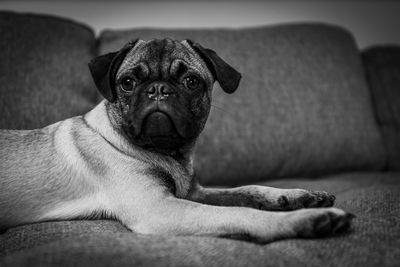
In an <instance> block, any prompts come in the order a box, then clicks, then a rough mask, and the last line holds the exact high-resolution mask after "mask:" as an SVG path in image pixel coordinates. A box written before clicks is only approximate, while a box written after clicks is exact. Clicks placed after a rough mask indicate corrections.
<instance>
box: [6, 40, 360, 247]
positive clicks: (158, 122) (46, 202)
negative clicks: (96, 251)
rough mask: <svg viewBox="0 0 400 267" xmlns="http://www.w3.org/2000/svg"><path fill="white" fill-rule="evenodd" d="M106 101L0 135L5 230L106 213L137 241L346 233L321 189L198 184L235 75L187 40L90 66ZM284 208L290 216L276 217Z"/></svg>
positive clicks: (136, 44)
mask: <svg viewBox="0 0 400 267" xmlns="http://www.w3.org/2000/svg"><path fill="white" fill-rule="evenodd" d="M89 69H90V72H91V74H92V77H93V80H94V83H95V85H96V86H97V88H98V90H99V91H100V93H101V94H102V95H103V96H104V100H103V101H102V102H100V103H99V104H98V105H97V106H96V107H95V108H94V109H92V110H91V111H89V112H88V113H86V114H84V115H82V116H77V117H73V118H70V119H66V120H63V121H60V122H57V123H54V124H52V125H49V126H47V127H44V128H42V129H35V130H2V131H1V133H0V227H1V228H2V229H7V228H10V227H13V226H18V225H22V224H29V223H35V222H43V221H53V220H69V219H85V218H111V219H115V220H118V221H120V222H121V223H122V224H123V225H125V226H126V227H127V228H129V229H130V230H132V231H134V232H137V233H140V234H166V235H206V236H226V237H229V236H231V237H232V236H240V235H243V236H248V237H250V238H251V239H252V240H255V241H257V242H261V243H267V242H271V241H274V240H278V239H284V238H294V237H305V238H312V237H320V236H328V235H332V234H336V233H341V232H345V231H347V230H348V229H349V227H350V226H351V221H352V218H353V217H354V215H352V214H350V213H347V212H345V211H343V210H341V209H338V208H334V207H332V205H333V204H334V200H335V197H334V196H333V195H331V194H329V193H327V192H323V191H308V190H304V189H279V188H271V187H265V186H256V185H248V186H242V187H237V188H231V189H223V188H206V187H202V186H201V185H200V184H199V183H198V181H197V179H196V177H195V173H194V170H193V151H194V147H195V143H196V140H197V138H198V136H199V135H200V133H201V131H202V130H203V127H204V125H205V123H206V120H207V117H208V115H209V111H210V106H211V93H212V89H213V84H214V82H215V81H218V83H219V84H220V87H221V88H222V89H223V90H224V91H225V92H226V93H233V92H234V91H235V90H236V89H237V88H238V86H239V82H240V79H241V74H240V73H239V72H238V71H237V70H235V69H234V68H233V67H232V66H230V65H229V64H228V63H226V62H225V61H224V60H223V59H222V58H221V57H220V56H219V55H218V54H217V53H216V52H215V51H213V50H211V49H208V48H204V47H203V46H201V45H200V44H198V43H196V42H193V41H191V40H183V41H176V40H171V39H153V40H149V41H144V40H135V41H132V42H129V43H128V44H126V45H125V46H124V47H123V48H122V49H120V50H119V51H116V52H112V53H108V54H105V55H101V56H98V57H96V58H94V59H93V60H92V61H90V63H89ZM282 211H286V212H282Z"/></svg>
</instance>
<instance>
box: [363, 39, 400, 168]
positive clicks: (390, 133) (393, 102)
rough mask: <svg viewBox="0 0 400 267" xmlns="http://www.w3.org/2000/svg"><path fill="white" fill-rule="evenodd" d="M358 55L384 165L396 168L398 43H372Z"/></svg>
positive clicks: (399, 146) (399, 143)
mask: <svg viewBox="0 0 400 267" xmlns="http://www.w3.org/2000/svg"><path fill="white" fill-rule="evenodd" d="M362 56H363V60H364V65H365V69H366V73H367V78H368V82H369V84H370V88H371V93H372V96H373V100H374V106H375V110H376V117H377V120H378V123H379V125H380V128H381V130H382V133H383V138H384V141H385V145H386V149H387V151H388V155H389V160H388V166H387V167H388V169H389V170H400V46H379V47H373V48H370V49H367V50H366V51H364V52H363V54H362Z"/></svg>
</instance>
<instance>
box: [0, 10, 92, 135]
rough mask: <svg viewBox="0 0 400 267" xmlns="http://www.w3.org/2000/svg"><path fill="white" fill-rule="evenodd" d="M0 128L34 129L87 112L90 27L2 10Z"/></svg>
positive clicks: (90, 89)
mask: <svg viewBox="0 0 400 267" xmlns="http://www.w3.org/2000/svg"><path fill="white" fill-rule="evenodd" d="M0 36H1V38H0V84H1V87H0V113H1V116H0V129H4V128H7V129H33V128H40V127H43V126H46V125H48V124H50V123H53V122H56V121H59V120H62V119H65V118H68V117H72V116H74V115H78V114H82V113H85V112H87V111H88V110H90V109H91V108H92V107H93V106H94V103H95V101H96V96H97V92H96V89H95V87H94V84H93V82H92V80H91V77H90V73H89V69H88V67H87V63H88V62H89V60H90V59H91V58H92V57H93V56H94V52H95V37H94V33H93V31H92V30H91V29H89V28H88V27H86V26H83V25H80V24H77V23H75V22H72V21H68V20H64V19H58V18H54V17H50V16H38V15H27V14H17V13H12V12H0Z"/></svg>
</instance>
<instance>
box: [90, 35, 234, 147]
mask: <svg viewBox="0 0 400 267" xmlns="http://www.w3.org/2000/svg"><path fill="white" fill-rule="evenodd" d="M89 67H90V70H91V72H92V75H93V78H94V81H95V83H96V85H97V87H98V89H99V90H100V92H101V93H102V94H103V96H104V97H105V98H106V99H107V100H108V101H109V102H110V103H111V105H109V106H110V107H111V111H109V113H110V114H109V116H113V119H114V121H116V122H117V123H118V125H117V127H119V128H120V129H121V130H122V131H123V133H124V134H125V136H126V137H127V138H128V139H129V141H130V142H132V143H134V144H136V145H139V146H141V147H144V148H146V149H151V150H156V151H159V152H163V153H170V152H172V151H177V150H179V149H180V148H182V147H184V146H185V145H188V144H192V143H194V141H195V140H196V139H197V137H198V136H199V134H200V132H201V131H202V129H203V128H204V125H205V122H206V120H207V117H208V114H209V110H210V106H211V92H212V87H213V84H214V81H215V80H218V82H219V83H220V85H221V87H222V88H223V89H224V90H225V91H226V92H228V93H232V92H234V91H235V90H236V88H237V86H238V84H239V80H240V74H239V73H238V72H237V71H236V70H234V69H233V68H232V67H231V66H229V65H228V64H227V63H226V62H224V61H223V60H222V59H221V58H220V57H219V56H218V55H217V54H216V53H215V52H214V51H212V50H209V49H205V48H203V47H201V46H200V45H198V44H196V43H192V42H191V41H190V40H184V41H182V42H178V41H174V40H171V39H163V40H156V39H155V40H151V41H142V40H138V41H135V42H131V43H128V44H127V45H126V46H125V47H124V48H122V49H121V50H120V51H118V52H114V53H110V54H107V55H103V56H100V57H97V58H95V59H93V60H92V61H91V62H90V63H89Z"/></svg>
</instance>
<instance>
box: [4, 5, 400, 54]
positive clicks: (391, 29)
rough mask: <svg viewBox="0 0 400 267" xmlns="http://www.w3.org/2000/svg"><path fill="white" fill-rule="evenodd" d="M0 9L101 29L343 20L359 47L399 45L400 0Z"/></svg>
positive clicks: (228, 25) (23, 6) (61, 6)
mask: <svg viewBox="0 0 400 267" xmlns="http://www.w3.org/2000/svg"><path fill="white" fill-rule="evenodd" d="M0 9H2V10H15V11H23V12H35V13H47V14H55V15H60V16H63V17H69V18H73V19H75V20H78V21H81V22H84V23H86V24H89V25H90V26H92V27H93V28H94V29H95V30H96V32H99V31H100V30H102V29H104V28H114V29H115V28H130V27H174V28H176V27H235V28H237V27H247V26H253V25H263V24H275V23H282V22H283V23H284V22H297V21H321V22H327V23H334V24H338V25H342V26H344V27H346V28H347V29H349V30H350V31H352V32H353V34H354V35H355V37H356V39H357V42H358V44H359V46H360V47H361V48H364V47H366V46H370V45H373V44H383V43H390V44H400V1H394V0H392V1H388V0H386V1H380V0H369V1H361V0H358V1H357V0H353V1H344V0H341V1H337V0H336V1H334V0H320V1H303V0H281V1H271V0H270V1H255V0H249V1H239V0H236V1H235V0H220V1H219V0H214V1H195V0H186V1H179V0H175V1H173V0H171V1H169V0H164V1H162V0H142V1H127V0H113V1H105V0H103V1H102V0H97V1H96V0H82V1H78V0H73V1H71V0H53V1H32V0H31V1H29V0H28V1H27V0H17V1H15V0H14V1H0Z"/></svg>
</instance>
